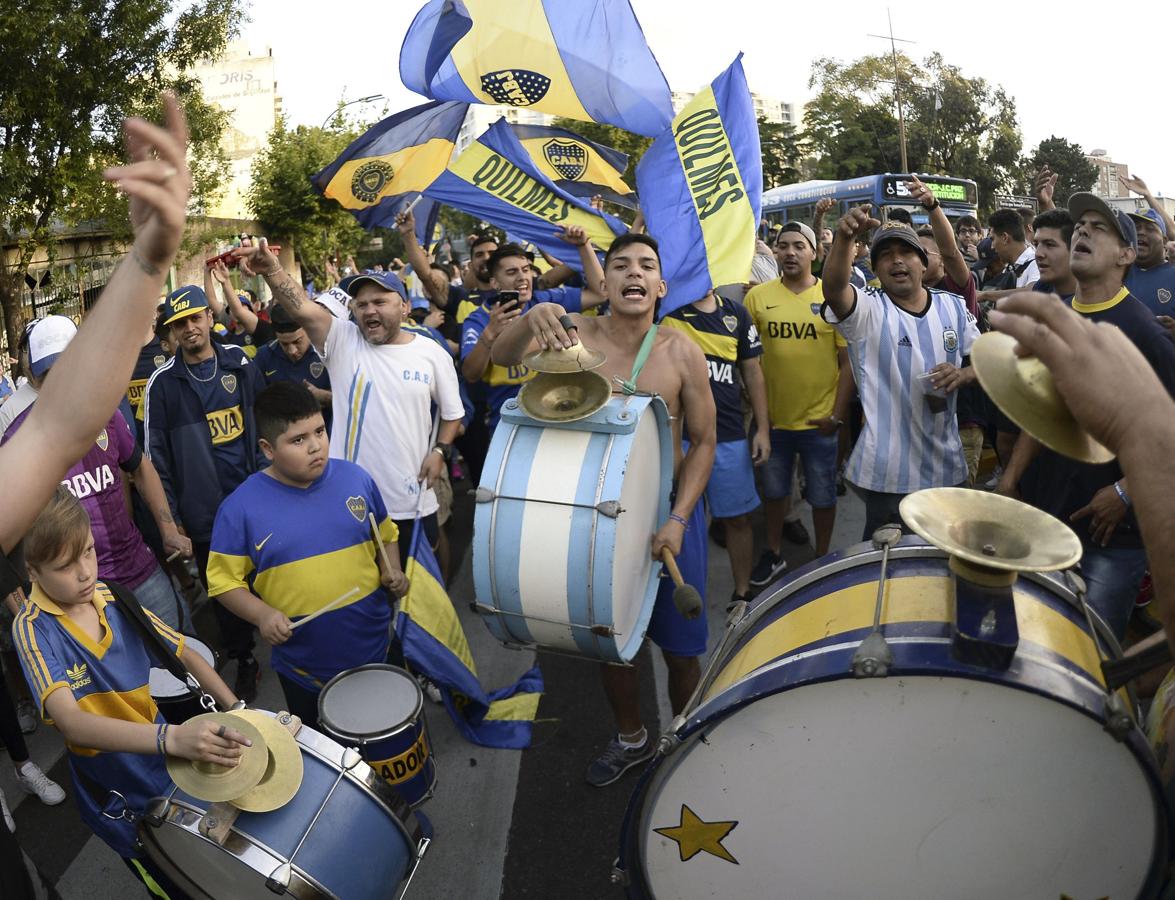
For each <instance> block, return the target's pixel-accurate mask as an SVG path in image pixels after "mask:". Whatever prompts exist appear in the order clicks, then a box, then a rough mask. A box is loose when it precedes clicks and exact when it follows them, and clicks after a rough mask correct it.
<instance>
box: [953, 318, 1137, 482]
mask: <svg viewBox="0 0 1175 900" xmlns="http://www.w3.org/2000/svg"><path fill="white" fill-rule="evenodd" d="M1015 346H1016V339H1015V338H1013V337H1012V336H1011V335H1007V334H1003V333H1002V332H998V331H989V332H987V333H986V334H982V335H980V336H979V340H977V341H976V342H975V345H974V346H973V347H972V348H971V365H973V366H974V367H975V374H976V375H977V376H978V378H979V384H980V385H981V386H982V387H983V389H984V390H985V391H986V392H987V394H988V396H989V397H991V399H992V400H993V401H995V404H996V406H998V407H999V408H1000V409H1001V410H1003V411H1004V413H1006V414H1007V416H1008V418H1009V419H1011V420H1012V421H1013V422H1015V423H1016V424H1017V425H1019V426H1020V427H1021V428H1023V429H1024V430H1025V431H1026V432H1028V433H1029V434H1030V435H1032V437H1034V438H1036V439H1037V440H1038V441H1040V442H1041V443H1042V444H1044V445H1045V446H1046V447H1048V448H1050V449H1052V450H1055V451H1056V452H1057V453H1060V454H1061V455H1062V456H1069V457H1072V458H1073V459H1077V460H1080V461H1081V462H1087V463H1106V462H1109V461H1110V460H1112V459H1113V458H1114V454H1113V453H1111V452H1110V451H1109V450H1108V449H1107V448H1106V447H1104V446H1103V445H1102V444H1100V443H1098V442H1097V441H1095V440H1094V439H1093V438H1092V437H1091V436H1090V435H1089V434H1088V432H1086V431H1085V430H1084V429H1083V428H1082V427H1081V426H1080V425H1079V424H1077V420H1076V419H1074V418H1073V414H1072V413H1071V412H1070V411H1069V407H1068V406H1066V405H1065V401H1064V400H1062V399H1061V395H1060V394H1058V393H1057V388H1056V386H1055V385H1054V384H1053V376H1052V373H1051V372H1049V370H1048V368H1047V367H1046V366H1045V364H1044V363H1042V362H1041V361H1040V360H1039V359H1037V358H1036V357H1018V356H1016V354H1015V353H1014V352H1013V348H1014V347H1015Z"/></svg>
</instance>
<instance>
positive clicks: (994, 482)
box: [980, 466, 1004, 491]
mask: <svg viewBox="0 0 1175 900" xmlns="http://www.w3.org/2000/svg"><path fill="white" fill-rule="evenodd" d="M1003 477H1004V467H1003V466H996V467H995V471H993V472H992V473H991V477H990V478H989V479H987V481H985V482H983V484H982V485H980V487H981V488H982V489H983V490H985V491H994V490H995V489H996V488H997V487H998V486H999V483H1000V479H1001V478H1003Z"/></svg>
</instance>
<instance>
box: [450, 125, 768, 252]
mask: <svg viewBox="0 0 1175 900" xmlns="http://www.w3.org/2000/svg"><path fill="white" fill-rule="evenodd" d="M449 171H450V172H452V173H453V174H454V175H456V176H457V177H458V178H460V179H461V180H462V181H465V182H468V183H469V184H471V185H473V186H474V187H475V188H478V189H479V190H482V191H485V192H486V193H488V194H490V195H492V196H494V197H496V198H497V199H498V200H500V201H501V202H503V203H507V204H509V205H510V206H513V207H515V208H517V209H520V210H522V211H523V212H525V213H529V214H530V215H532V216H538V217H539V218H541V219H546V220H547V221H548V222H550V223H551V224H552V225H553V226H562V227H567V226H569V225H581V226H583V228H584V230H585V231H587V233H588V237H590V238H591V241H592V243H593V244H595V245H596V247H598V248H600V249H607V248H608V247H609V246H611V244H612V241H613V239H614V238H615V237H616V235H614V234H613V233H612V230H611V229H610V228H609V227H608V225H607V223H606V222H605V221H604V220H603V219H602V218H600V217H599V216H597V215H593V214H592V213H588V212H585V211H584V210H582V209H580V208H579V207H577V206H573V205H572V204H571V203H569V202H568V201H566V200H564V199H563V198H562V197H560V196H559V195H557V194H555V193H554V192H553V191H552V190H551V189H550V188H548V187H546V186H545V185H543V184H541V183H539V182H538V181H536V180H535V179H533V178H531V177H530V176H529V175H528V174H526V172H525V171H523V170H522V169H520V168H518V166H516V165H514V163H512V162H510V160H508V159H506V158H505V157H504V156H500V155H499V154H497V153H495V152H494V151H493V150H491V149H490V148H489V147H487V146H486V145H485V144H482V143H480V142H478V141H474V142H473V144H471V145H470V147H469V149H468V150H466V151H465V152H464V153H462V154H461V155H460V156H459V157H457V159H456V160H454V161H453V163H452V165H450V166H449ZM752 249H753V248H752Z"/></svg>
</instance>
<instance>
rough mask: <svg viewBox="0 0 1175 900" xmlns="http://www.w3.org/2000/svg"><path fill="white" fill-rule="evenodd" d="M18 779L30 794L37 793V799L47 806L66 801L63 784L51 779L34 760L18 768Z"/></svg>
mask: <svg viewBox="0 0 1175 900" xmlns="http://www.w3.org/2000/svg"><path fill="white" fill-rule="evenodd" d="M16 780H17V781H19V782H20V786H21V787H22V788H24V789H25V790H26V791H28V792H29V793H30V794H36V795H37V799H38V800H40V801H41V802H42V803H44V804H45V805H46V806H56V805H57V804H58V803H64V802H65V791H63V790H62V789H61V785H59V784H58V783H57V782H56V781H51V780H50V779H49V776H48V775H46V774H45V773H44V772H42V771H41V769H40V767H39V766H38V765H37V764H36V763H35V762H33V761H32V760H29V761H28V762H26V763H25V764H24V765H23V766H21V767H20V768H19V769H17V770H16Z"/></svg>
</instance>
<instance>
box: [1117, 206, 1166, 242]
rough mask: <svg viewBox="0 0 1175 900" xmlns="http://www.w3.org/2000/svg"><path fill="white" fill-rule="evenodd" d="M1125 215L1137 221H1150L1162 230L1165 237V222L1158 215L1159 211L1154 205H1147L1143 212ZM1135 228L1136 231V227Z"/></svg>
mask: <svg viewBox="0 0 1175 900" xmlns="http://www.w3.org/2000/svg"><path fill="white" fill-rule="evenodd" d="M1127 215H1128V216H1130V218H1132V219H1135V220H1137V221H1139V222H1150V223H1151V224H1152V225H1154V226H1155V227H1156V228H1158V229H1159V231H1161V232H1162V234H1163V237H1164V238H1165V237H1167V223H1166V222H1165V221H1164V220H1163V217H1162V216H1161V215H1159V211H1158V210H1157V209H1155V208H1154V207H1148V208H1147V209H1146V210H1145V211H1143V212H1132V213H1127ZM1135 230H1136V231H1137V229H1135Z"/></svg>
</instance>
